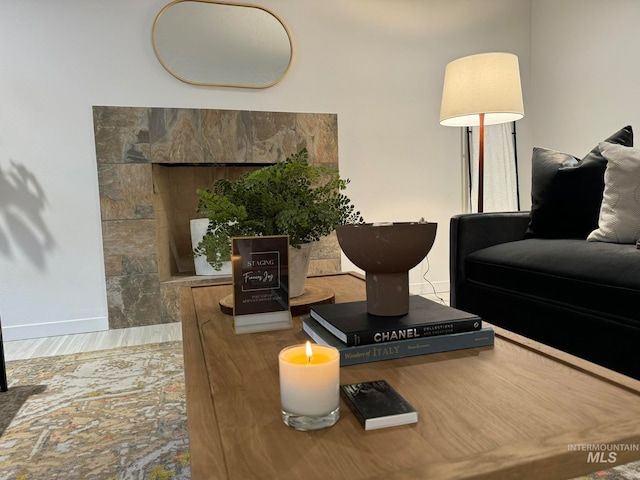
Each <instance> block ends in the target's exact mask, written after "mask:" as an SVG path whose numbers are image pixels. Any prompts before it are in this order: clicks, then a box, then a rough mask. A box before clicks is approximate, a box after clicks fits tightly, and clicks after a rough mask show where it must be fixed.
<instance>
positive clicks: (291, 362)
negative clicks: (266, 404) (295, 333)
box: [278, 342, 340, 416]
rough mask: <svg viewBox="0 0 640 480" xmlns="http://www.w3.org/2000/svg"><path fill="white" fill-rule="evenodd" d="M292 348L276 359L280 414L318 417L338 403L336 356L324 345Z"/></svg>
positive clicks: (335, 353)
mask: <svg viewBox="0 0 640 480" xmlns="http://www.w3.org/2000/svg"><path fill="white" fill-rule="evenodd" d="M307 345H308V348H310V350H311V351H310V353H311V354H310V355H309V351H308V350H307V346H305V345H293V346H291V347H286V348H284V349H283V350H282V351H281V352H280V355H278V360H279V365H280V400H281V403H282V410H283V411H285V412H288V413H292V414H296V415H308V416H320V415H326V414H327V413H329V412H332V411H334V410H335V409H337V408H338V405H339V403H340V354H339V353H338V350H337V349H335V348H333V347H329V346H327V345H313V346H311V344H310V343H309V342H307Z"/></svg>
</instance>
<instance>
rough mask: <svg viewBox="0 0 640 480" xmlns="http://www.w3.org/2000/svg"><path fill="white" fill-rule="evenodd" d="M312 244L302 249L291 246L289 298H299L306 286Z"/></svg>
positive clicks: (304, 245) (303, 245) (305, 244)
mask: <svg viewBox="0 0 640 480" xmlns="http://www.w3.org/2000/svg"><path fill="white" fill-rule="evenodd" d="M311 246H312V244H311V243H303V244H302V245H301V246H300V248H295V247H292V246H291V245H289V297H290V298H295V297H299V296H300V295H302V294H303V293H304V286H305V283H306V281H307V272H308V271H309V261H310V260H311Z"/></svg>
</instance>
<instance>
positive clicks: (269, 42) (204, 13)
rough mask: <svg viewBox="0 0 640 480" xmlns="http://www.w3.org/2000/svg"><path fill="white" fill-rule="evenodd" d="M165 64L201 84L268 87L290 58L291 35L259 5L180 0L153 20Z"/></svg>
mask: <svg viewBox="0 0 640 480" xmlns="http://www.w3.org/2000/svg"><path fill="white" fill-rule="evenodd" d="M153 48H154V50H155V52H156V55H157V57H158V59H159V60H160V63H161V64H162V66H163V67H164V68H165V69H167V70H168V71H169V73H171V74H172V75H173V76H175V77H177V78H178V79H180V80H182V81H184V82H187V83H192V84H197V85H218V86H231V87H246V88H265V87H269V86H271V85H273V84H274V83H276V82H278V81H279V80H280V79H281V78H282V76H283V75H284V74H285V72H286V71H287V69H288V68H289V65H290V64H291V57H292V49H291V38H290V37H289V32H288V31H287V28H286V27H285V25H284V24H283V23H282V22H281V21H280V19H279V18H278V17H276V16H275V15H274V14H273V13H272V12H270V11H268V10H266V9H264V8H262V7H257V6H255V5H243V4H230V3H220V2H208V1H199V0H178V1H175V2H172V3H170V4H168V5H166V6H165V7H164V8H163V9H162V10H161V11H160V13H158V15H157V17H156V19H155V22H154V24H153Z"/></svg>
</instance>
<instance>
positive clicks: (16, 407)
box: [0, 385, 47, 437]
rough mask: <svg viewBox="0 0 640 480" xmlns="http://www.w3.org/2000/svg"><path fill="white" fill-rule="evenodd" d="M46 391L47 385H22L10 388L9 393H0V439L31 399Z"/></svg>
mask: <svg viewBox="0 0 640 480" xmlns="http://www.w3.org/2000/svg"><path fill="white" fill-rule="evenodd" d="M46 389H47V387H46V385H21V386H18V387H11V386H10V387H9V390H8V391H6V392H2V393H0V437H1V436H2V434H3V433H4V431H5V430H6V429H7V428H9V425H11V422H12V421H13V419H14V417H15V416H16V415H17V414H18V412H19V411H20V409H21V408H22V405H24V404H25V402H26V401H27V400H28V399H29V397H30V396H32V395H38V394H40V393H43V392H44V391H45V390H46Z"/></svg>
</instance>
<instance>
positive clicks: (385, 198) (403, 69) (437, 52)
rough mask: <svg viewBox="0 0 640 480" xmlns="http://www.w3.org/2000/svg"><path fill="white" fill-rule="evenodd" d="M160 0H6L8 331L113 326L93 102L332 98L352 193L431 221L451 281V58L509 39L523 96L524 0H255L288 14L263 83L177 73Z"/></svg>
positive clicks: (267, 103) (0, 204)
mask: <svg viewBox="0 0 640 480" xmlns="http://www.w3.org/2000/svg"><path fill="white" fill-rule="evenodd" d="M167 1H168V0H135V1H132V0H110V1H108V2H101V1H96V0H56V1H54V2H51V1H49V2H47V1H37V0H4V1H3V2H2V3H1V4H0V315H2V324H3V329H4V334H5V340H10V339H15V338H26V337H34V336H43V335H53V334H66V333H73V332H81V331H89V330H97V329H105V328H107V320H106V315H107V307H106V297H105V284H104V271H103V263H102V262H103V260H102V245H101V229H100V210H99V200H98V186H97V174H96V160H95V150H94V144H93V126H92V117H91V106H92V105H123V106H169V107H198V108H219V109H251V110H268V111H298V112H328V113H337V114H338V124H339V141H340V144H339V154H340V164H341V171H342V174H343V175H344V176H345V177H349V178H350V179H351V185H350V187H349V190H348V191H347V194H348V195H349V196H350V197H351V198H352V200H353V201H354V202H355V203H356V205H357V206H358V207H359V208H360V209H361V210H362V213H363V214H364V216H365V218H366V220H367V221H389V220H393V221H407V220H417V219H419V218H420V217H422V216H424V217H425V218H427V219H428V220H430V221H435V222H438V224H439V232H438V237H437V240H436V245H435V246H434V248H433V250H432V252H431V254H430V255H429V263H430V270H429V272H428V276H427V278H428V279H429V280H430V281H431V282H433V283H434V284H436V286H438V287H439V288H440V289H445V290H446V288H447V285H448V229H449V218H450V217H451V216H452V215H453V214H456V213H459V212H461V211H462V206H461V191H460V185H461V173H460V130H459V129H456V128H447V127H442V126H440V125H439V124H438V115H439V109H440V95H441V88H442V79H443V75H444V68H445V65H446V64H447V63H448V62H449V61H451V60H453V59H455V58H458V57H461V56H464V55H469V54H473V53H480V52H485V51H509V52H513V53H515V54H517V55H518V56H519V57H520V62H521V69H522V77H523V89H524V93H525V108H526V109H528V108H530V107H529V106H528V105H527V97H528V96H529V95H528V90H529V82H528V79H529V76H530V72H529V65H530V58H529V57H530V55H529V47H530V15H531V12H530V8H531V3H530V0H517V1H514V0H482V1H478V0H446V1H445V0H420V1H418V0H348V1H345V0H323V1H317V0H297V1H291V0H262V1H260V2H255V3H258V4H260V5H262V6H265V7H267V8H270V9H272V10H273V11H275V12H276V13H277V14H278V15H279V16H280V17H281V18H282V19H283V21H284V22H285V23H286V24H287V25H288V27H289V29H290V31H291V34H292V36H293V42H294V45H295V58H294V62H293V65H292V67H291V69H290V71H289V73H288V74H287V76H286V77H285V78H284V80H283V81H282V82H281V83H279V84H277V85H275V86H274V87H271V88H269V89H265V90H242V89H232V88H216V87H198V86H192V85H188V84H185V83H182V82H180V81H178V80H177V79H175V78H174V77H172V76H171V75H169V74H168V73H167V72H166V71H165V70H164V69H163V68H162V67H161V65H160V64H159V63H158V61H157V60H156V58H155V56H154V53H153V49H152V45H151V27H152V23H153V20H154V17H155V15H156V14H157V12H158V11H159V10H160V9H161V8H162V7H163V6H164V5H165V4H166V3H167ZM249 3H253V2H249ZM534 3H535V2H534ZM543 3H545V7H546V8H549V9H551V8H552V6H551V4H553V3H554V2H543ZM546 4H549V5H546ZM544 10H545V9H544V8H542V9H541V8H537V12H538V15H544V13H545V11H544ZM573 33H575V31H574V32H573ZM530 129H531V127H530V121H529V119H528V117H526V118H525V119H524V120H522V121H521V122H519V131H520V136H519V141H520V149H521V151H522V152H527V151H530V147H531V142H530ZM20 171H23V172H27V173H28V175H30V180H29V182H28V183H27V184H25V185H22V184H21V183H20V182H21V181H22V180H19V179H17V178H16V177H14V175H19V172H20ZM526 195H528V191H526V192H523V198H524V196H526ZM345 267H346V268H347V269H348V268H349V264H348V262H345ZM426 269H427V266H426V262H424V263H423V265H422V266H421V267H420V268H417V269H416V270H415V272H413V273H412V281H420V280H419V279H420V276H421V274H422V272H424V271H426Z"/></svg>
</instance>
